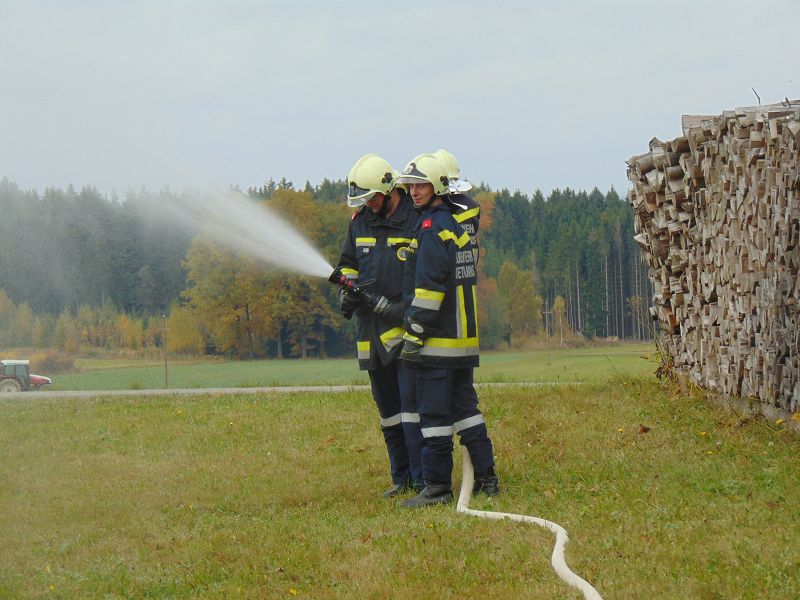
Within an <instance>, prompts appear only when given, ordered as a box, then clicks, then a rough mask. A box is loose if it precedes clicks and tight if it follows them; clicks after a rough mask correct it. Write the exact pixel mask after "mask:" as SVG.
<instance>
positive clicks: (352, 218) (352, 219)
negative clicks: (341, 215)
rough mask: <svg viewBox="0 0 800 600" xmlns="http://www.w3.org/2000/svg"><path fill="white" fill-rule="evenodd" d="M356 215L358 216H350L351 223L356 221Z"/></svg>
mask: <svg viewBox="0 0 800 600" xmlns="http://www.w3.org/2000/svg"><path fill="white" fill-rule="evenodd" d="M357 214H358V213H353V216H352V217H350V220H351V221H355V220H356V215H357Z"/></svg>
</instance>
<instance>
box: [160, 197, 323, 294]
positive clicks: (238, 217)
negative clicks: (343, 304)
mask: <svg viewBox="0 0 800 600" xmlns="http://www.w3.org/2000/svg"><path fill="white" fill-rule="evenodd" d="M163 210H164V216H165V217H166V218H167V219H168V220H169V221H170V222H171V223H173V224H174V225H176V226H177V227H180V228H182V229H184V230H187V231H189V232H190V233H197V232H199V231H202V232H204V233H206V234H207V235H209V236H210V237H212V238H213V239H214V240H215V241H217V242H219V243H220V244H222V245H224V246H226V247H228V248H230V249H232V250H235V251H237V252H240V253H242V254H244V255H246V256H250V257H251V258H254V259H256V260H259V261H262V262H264V263H266V264H268V265H270V266H272V267H274V268H276V269H277V270H280V271H289V272H294V273H300V274H303V275H310V276H313V277H322V278H325V279H327V278H328V277H329V276H330V273H331V271H332V270H333V267H332V266H331V265H329V264H328V261H327V260H325V258H324V257H323V256H322V255H321V254H320V253H319V252H318V251H317V249H316V248H314V247H313V245H312V244H311V243H310V242H309V241H308V240H307V239H306V238H305V237H304V236H303V235H302V234H301V233H300V232H299V231H298V230H297V229H296V228H295V227H293V226H292V225H291V224H290V223H288V222H287V221H286V220H285V219H284V218H283V217H282V216H281V215H279V214H278V213H277V212H276V211H274V210H272V209H270V208H269V207H267V206H265V205H264V204H263V203H257V202H255V201H254V200H252V199H250V198H248V197H247V196H245V195H244V194H242V193H241V192H236V191H233V190H231V191H228V192H221V191H213V190H208V191H205V192H197V193H193V194H191V195H186V194H184V195H182V196H180V197H176V198H171V199H170V200H169V201H168V202H166V203H165V204H164V206H163Z"/></svg>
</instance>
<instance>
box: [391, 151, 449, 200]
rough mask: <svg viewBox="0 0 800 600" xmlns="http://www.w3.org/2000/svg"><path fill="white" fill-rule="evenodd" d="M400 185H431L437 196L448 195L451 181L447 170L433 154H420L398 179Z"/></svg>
mask: <svg viewBox="0 0 800 600" xmlns="http://www.w3.org/2000/svg"><path fill="white" fill-rule="evenodd" d="M397 181H398V182H399V183H405V184H410V183H425V182H427V183H430V184H433V193H434V194H436V195H437V196H440V195H442V194H447V193H448V192H449V189H448V186H449V185H450V180H449V179H448V177H447V169H446V168H445V166H444V165H443V164H442V163H441V162H439V160H438V159H437V158H436V157H435V156H434V155H433V154H420V155H419V156H417V157H416V158H414V159H412V160H411V162H409V163H408V164H407V165H406V168H405V169H403V172H402V174H401V175H400V177H399V178H398V179H397Z"/></svg>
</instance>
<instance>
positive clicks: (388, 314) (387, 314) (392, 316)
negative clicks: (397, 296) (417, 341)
mask: <svg viewBox="0 0 800 600" xmlns="http://www.w3.org/2000/svg"><path fill="white" fill-rule="evenodd" d="M362 295H363V296H364V303H365V304H366V305H367V306H368V307H369V308H370V309H372V312H374V313H375V314H376V315H379V316H381V317H383V318H384V319H385V320H386V321H388V322H389V324H391V325H394V326H395V327H399V326H400V325H402V324H403V312H405V310H404V307H403V303H402V302H390V301H389V299H388V298H387V297H386V296H380V295H378V294H371V293H369V292H362Z"/></svg>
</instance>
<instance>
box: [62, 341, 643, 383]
mask: <svg viewBox="0 0 800 600" xmlns="http://www.w3.org/2000/svg"><path fill="white" fill-rule="evenodd" d="M654 349H655V347H654V346H653V345H652V344H621V345H616V346H605V347H598V348H578V349H563V350H557V349H554V350H553V351H552V352H550V353H548V352H546V351H535V352H493V353H485V354H482V355H481V367H480V368H479V369H478V370H477V371H476V379H477V380H478V381H505V382H520V381H534V382H541V381H552V382H564V381H597V380H599V379H603V378H605V377H608V376H609V375H613V374H617V373H628V374H634V375H648V374H652V373H653V372H654V371H655V369H656V366H657V365H656V364H655V363H654V361H653V360H652V359H651V360H647V359H646V358H643V357H646V356H648V355H652V354H653V353H654ZM75 363H76V366H77V367H78V369H79V371H78V372H77V373H65V374H59V375H54V376H53V379H54V384H53V389H56V390H119V389H134V390H135V389H157V388H163V387H164V363H163V362H158V361H141V362H138V363H137V362H136V361H131V360H108V359H79V360H76V361H75ZM167 383H168V385H169V387H170V388H210V387H265V386H287V385H353V384H366V383H368V379H367V375H366V373H365V372H363V371H359V370H358V364H357V362H356V360H355V359H354V358H353V359H326V360H316V359H309V360H258V361H222V360H208V359H206V360H198V361H186V360H169V359H168V361H167Z"/></svg>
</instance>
